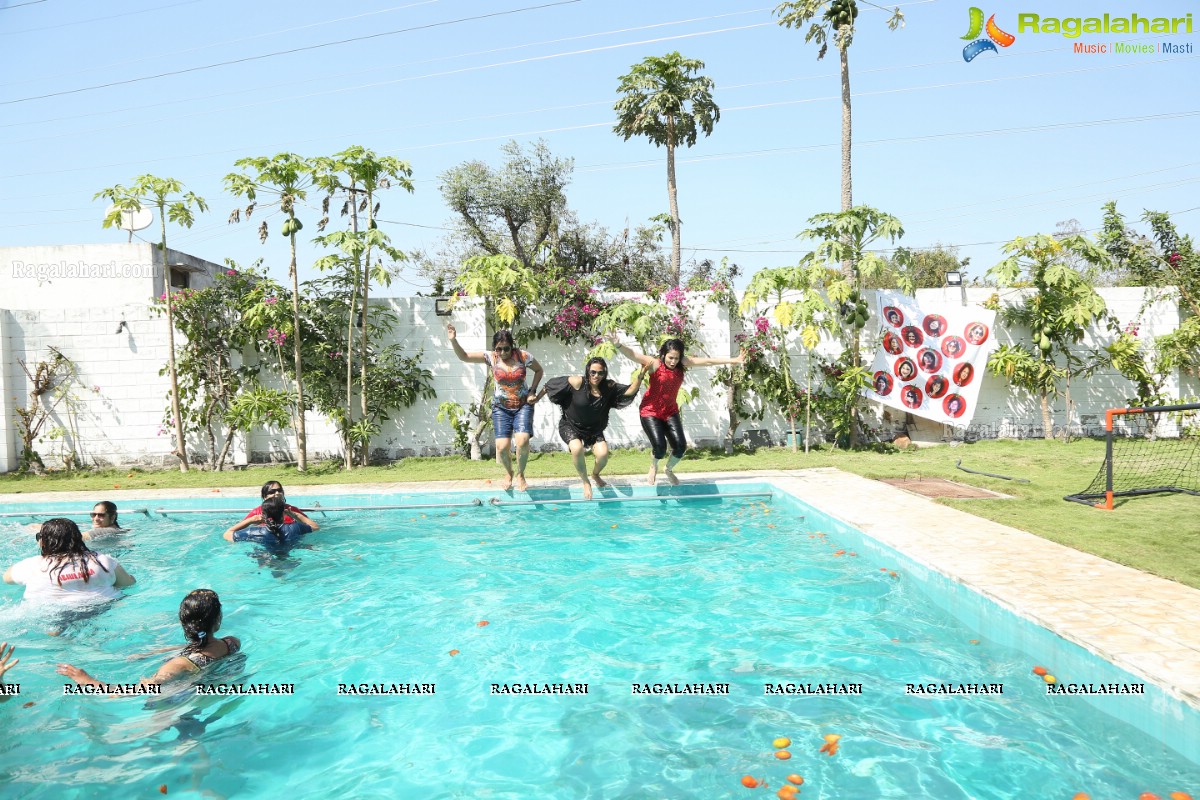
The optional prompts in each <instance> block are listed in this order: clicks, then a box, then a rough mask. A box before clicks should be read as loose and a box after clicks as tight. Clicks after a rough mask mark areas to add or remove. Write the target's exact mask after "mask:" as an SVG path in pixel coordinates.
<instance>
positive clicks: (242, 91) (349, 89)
mask: <svg viewBox="0 0 1200 800" xmlns="http://www.w3.org/2000/svg"><path fill="white" fill-rule="evenodd" d="M756 10H762V9H756ZM741 13H742V12H738V13H737V14H715V15H712V16H709V17H696V18H693V19H685V20H675V21H671V22H660V23H655V24H652V25H643V26H639V27H635V28H623V29H617V30H611V31H602V32H598V33H588V34H583V35H580V36H567V37H562V38H559V39H549V40H544V41H541V42H532V43H529V44H521V45H511V46H509V47H499V48H492V49H489V50H477V51H474V52H469V53H459V54H457V55H452V56H441V57H439V58H432V59H423V60H421V61H409V62H405V63H402V64H389V65H384V66H377V67H371V68H370V69H366V70H355V71H353V72H343V73H340V74H335V75H330V76H329V78H330V79H331V80H332V79H339V78H346V77H350V76H353V75H362V74H365V73H370V72H378V71H380V70H384V69H388V70H390V69H396V68H399V67H408V66H414V65H420V64H429V63H435V62H438V61H450V60H455V59H459V58H469V57H473V56H480V55H489V54H491V53H502V52H506V51H509V50H522V49H526V48H530V47H540V46H542V45H547V44H559V43H561V42H568V41H575V40H579V39H590V38H595V37H597V36H610V35H613V34H619V33H630V32H634V31H640V30H648V29H651V28H661V27H665V26H667V25H682V24H688V23H692V22H702V21H707V20H710V19H717V18H719V17H728V16H737V15H738V14H741ZM767 24H769V23H759V24H758V25H755V26H751V27H763V26H765V25H767ZM735 30H742V29H741V28H722V29H718V30H712V31H701V32H698V33H689V34H680V35H679V36H667V37H660V38H657V39H649V40H642V41H636V42H627V43H624V44H620V45H612V46H610V47H637V46H640V45H644V44H657V43H660V42H666V41H673V40H675V39H678V38H688V37H694V36H706V35H710V34H714V33H727V32H730V31H735ZM592 52H595V50H590V49H588V50H573V51H567V52H563V53H555V54H551V55H549V56H541V57H539V59H542V60H544V59H547V58H559V57H563V56H573V55H585V54H588V53H592ZM522 63H526V60H515V61H501V62H496V63H492V64H482V65H478V66H474V67H466V68H463V69H459V70H449V71H444V72H432V73H426V74H424V75H412V76H408V77H405V78H396V79H394V80H391V81H386V82H383V83H376V84H360V85H357V86H346V87H341V88H338V89H331V90H328V91H324V92H314V93H307V94H302V95H288V96H285V97H278V96H275V97H272V99H271V100H270V101H269V102H271V103H281V102H287V101H291V100H304V99H309V98H312V97H318V96H322V95H326V94H340V93H342V92H352V91H359V90H361V89H367V88H374V87H376V86H386V85H390V84H394V83H404V82H409V81H416V80H424V79H426V78H440V77H446V76H448V75H454V74H458V73H460V72H464V71H472V72H479V71H483V70H487V69H495V68H499V67H506V66H512V65H515V64H522ZM949 63H953V62H949ZM896 69H900V68H899V67H898V68H896ZM823 77H827V76H823ZM798 80H799V79H798ZM771 83H774V81H764V82H763V84H762V85H769V84H771ZM295 84H296V82H295V80H288V81H283V82H281V83H275V84H267V85H265V86H254V87H250V88H247V89H239V90H236V91H232V92H219V93H217V94H210V95H203V96H199V97H191V98H176V99H172V100H168V101H165V102H161V103H152V104H147V105H141V106H132V107H126V108H122V109H112V110H106V111H96V112H91V113H88V114H72V115H69V116H66V117H52V118H47V119H41V120H25V121H21V122H10V123H6V124H3V125H0V128H12V127H19V126H24V125H39V124H44V123H54V122H65V121H71V122H73V123H74V122H78V121H79V120H81V119H85V118H87V117H98V116H108V115H111V114H127V113H128V112H130V111H138V110H140V109H145V108H156V107H159V106H167V105H176V104H179V103H192V102H194V101H196V100H210V99H213V98H218V97H229V96H233V95H239V94H247V93H261V92H262V91H264V90H266V89H274V88H278V87H281V86H287V87H291V86H295ZM755 85H758V84H742V85H740V86H737V87H732V88H745V87H750V86H755ZM613 102H614V101H613V100H612V99H611V98H610V99H607V100H597V101H591V102H589V103H579V104H575V105H572V106H561V107H559V108H575V107H584V106H588V105H611V104H612V103H613ZM262 106H263V102H262V101H261V100H259V101H256V102H254V103H248V104H243V105H239V106H226V107H224V108H207V109H205V110H203V111H197V112H194V113H192V114H187V115H179V114H173V115H171V116H170V117H160V118H158V119H152V120H139V121H137V122H130V123H126V124H124V125H120V126H106V127H104V128H103V130H104V131H112V130H115V129H119V128H133V127H142V126H145V125H152V124H154V123H156V122H167V121H174V120H179V119H186V118H187V117H194V116H207V115H209V114H214V113H218V112H221V111H236V110H242V109H246V108H255V109H260V108H262ZM547 110H557V109H547ZM511 113H512V114H514V115H515V114H520V113H524V112H511ZM469 119H470V118H468V121H469ZM460 121H461V120H460ZM410 127H411V126H410ZM424 127H427V125H426V126H424ZM95 130H96V129H92V130H91V131H79V130H75V129H72V130H70V131H68V132H65V133H62V134H59V136H76V135H86V134H87V133H89V132H95ZM393 130H395V129H393ZM399 130H403V128H401V129H399ZM44 139H45V137H35V138H34V139H15V140H7V141H5V142H4V144H20V143H22V142H26V141H44Z"/></svg>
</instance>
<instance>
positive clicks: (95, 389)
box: [92, 386, 100, 394]
mask: <svg viewBox="0 0 1200 800" xmlns="http://www.w3.org/2000/svg"><path fill="white" fill-rule="evenodd" d="M92 391H93V392H95V393H96V394H100V387H99V386H93V387H92Z"/></svg>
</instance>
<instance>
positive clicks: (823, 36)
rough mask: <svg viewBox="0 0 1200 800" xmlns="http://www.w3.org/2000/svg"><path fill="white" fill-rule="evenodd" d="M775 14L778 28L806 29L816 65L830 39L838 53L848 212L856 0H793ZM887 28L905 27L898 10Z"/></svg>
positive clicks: (846, 208)
mask: <svg viewBox="0 0 1200 800" xmlns="http://www.w3.org/2000/svg"><path fill="white" fill-rule="evenodd" d="M774 13H775V16H776V17H778V18H779V24H780V25H782V26H783V27H785V28H789V29H791V28H803V27H804V26H806V25H808V26H809V28H808V32H807V33H806V34H805V35H804V41H805V42H815V43H816V44H818V45H819V46H820V50H818V51H817V60H818V61H819V60H821V59H823V58H824V57H825V54H826V53H827V52H829V40H830V39H832V40H833V46H834V47H836V48H837V50H838V58H839V60H840V61H841V76H842V211H849V210H850V209H851V208H852V207H853V206H854V198H853V186H852V180H851V174H850V163H851V162H850V145H851V141H852V126H851V123H850V45H851V43H852V42H853V41H854V21H855V19H857V18H858V3H857V2H856V0H794V1H793V2H784V3H780V4H779V5H778V6H776V7H775V12H774ZM887 26H888V28H889V29H891V30H896V29H897V28H901V27H903V26H904V15H903V14H902V13H900V9H899V7H897V8H895V9H894V10H893V11H892V16H891V18H889V19H888V22H887Z"/></svg>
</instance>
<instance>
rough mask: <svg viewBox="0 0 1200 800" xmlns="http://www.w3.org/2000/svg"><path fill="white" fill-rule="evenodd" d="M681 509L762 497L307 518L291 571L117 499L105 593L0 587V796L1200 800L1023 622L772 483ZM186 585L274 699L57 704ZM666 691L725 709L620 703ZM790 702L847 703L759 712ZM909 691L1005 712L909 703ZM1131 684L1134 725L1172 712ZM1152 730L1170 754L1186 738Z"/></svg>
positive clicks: (219, 523) (124, 648)
mask: <svg viewBox="0 0 1200 800" xmlns="http://www.w3.org/2000/svg"><path fill="white" fill-rule="evenodd" d="M684 491H687V492H692V493H701V494H707V493H712V492H717V491H723V492H726V493H729V494H730V495H733V494H745V493H752V492H766V493H769V494H770V496H769V497H734V496H729V497H727V498H726V499H719V500H714V499H690V500H680V499H670V496H671V495H673V494H675V493H676V492H678V490H671V489H667V488H663V489H659V490H646V489H637V490H634V492H633V495H634V496H635V497H636V498H642V497H645V496H647V495H649V494H651V493H655V494H658V493H661V494H662V495H665V496H668V499H666V500H662V501H658V500H655V501H652V502H613V503H605V504H561V505H555V504H553V503H552V502H549V501H551V500H553V499H555V498H553V497H547V498H545V499H546V500H547V501H548V502H547V503H546V504H543V505H539V506H536V507H531V506H523V505H514V506H504V507H499V506H493V505H490V504H489V503H488V502H487V501H488V500H490V499H491V498H492V497H495V496H499V495H491V494H486V493H481V492H467V493H460V494H455V495H439V496H436V497H420V496H413V495H408V496H405V497H403V498H402V499H401V502H402V503H406V504H415V503H420V502H421V501H422V500H424V501H432V502H439V501H440V502H452V503H470V502H472V501H473V500H475V499H477V498H478V499H481V500H482V501H483V504H482V505H480V506H471V505H465V506H463V507H456V508H449V509H434V508H420V509H417V508H414V509H411V510H404V509H393V510H388V511H380V512H365V511H364V512H358V513H356V514H353V515H348V514H334V513H330V514H329V515H328V516H327V518H325V519H322V520H321V522H322V525H323V528H322V530H321V531H320V532H318V533H316V534H314V535H313V536H311V537H309V539H308V541H307V542H306V545H305V548H303V549H297V550H294V551H292V553H291V554H290V556H289V557H288V558H287V559H286V560H282V561H279V560H268V559H264V560H262V563H260V560H259V559H257V558H255V557H254V556H253V555H252V553H253V551H254V547H253V546H249V545H228V544H226V543H225V542H224V541H222V540H221V539H220V531H221V530H222V529H223V528H224V526H225V525H226V524H228V521H229V518H228V517H227V516H226V517H217V518H214V517H209V516H205V515H187V514H169V515H168V516H167V517H165V518H163V517H161V516H158V515H155V516H154V517H152V518H149V519H147V518H145V517H142V518H141V519H139V518H137V517H133V516H129V515H128V514H127V512H126V511H125V510H124V509H125V508H127V507H133V506H142V507H146V508H149V509H151V510H153V509H155V508H170V509H187V508H197V507H203V506H209V507H211V506H220V507H239V508H240V507H241V505H242V504H241V503H236V502H231V501H230V500H228V499H226V500H221V501H209V500H172V501H170V502H169V503H168V502H166V501H149V502H145V503H142V502H132V501H131V502H129V503H123V504H122V508H123V511H122V521H123V522H124V523H125V524H126V525H130V526H133V525H135V523H136V530H135V532H134V533H133V534H131V535H129V536H127V537H125V539H124V540H123V541H117V542H115V543H114V544H113V546H110V547H106V548H104V550H105V551H106V552H112V553H114V554H115V555H116V556H117V557H118V558H119V559H120V560H121V561H122V563H123V564H124V565H125V566H126V567H127V568H128V569H129V570H130V571H131V572H133V573H134V574H135V575H136V576H137V577H138V580H139V583H138V584H137V586H136V587H134V589H133V591H132V592H130V596H129V597H127V598H126V599H124V600H122V601H121V602H119V603H117V604H116V605H115V606H114V607H112V608H111V609H109V610H107V611H106V612H104V613H103V614H102V615H99V616H97V617H95V618H93V619H90V620H88V621H85V622H82V623H76V624H75V625H73V626H72V627H70V628H69V629H68V630H67V631H66V632H65V633H64V634H63V635H62V636H60V637H47V636H45V633H44V627H45V626H44V625H43V624H42V622H43V621H42V620H40V619H39V618H37V617H35V616H30V615H29V614H28V613H27V612H26V611H25V609H23V608H21V607H19V606H18V604H17V602H16V601H17V599H18V598H19V596H20V592H19V591H17V587H5V590H0V592H2V593H0V636H3V637H4V638H7V639H8V641H15V642H17V643H18V645H19V647H20V648H21V649H20V653H19V655H20V657H21V665H20V666H19V667H18V670H19V671H20V672H19V675H18V676H16V677H17V679H19V681H20V683H21V685H22V696H21V697H20V698H19V702H17V701H16V700H13V701H10V702H8V703H5V704H3V705H0V717H3V719H4V720H5V728H6V731H5V732H6V735H5V736H4V737H3V738H2V739H0V776H2V778H3V783H4V784H5V785H6V786H7V787H8V788H7V789H6V796H21V797H40V796H43V795H44V796H50V795H54V796H55V797H58V798H61V797H64V796H65V797H88V796H93V795H99V794H101V793H104V794H111V793H112V791H113V788H114V787H124V788H125V792H124V793H129V792H130V791H135V790H136V791H139V792H141V791H146V792H153V791H154V790H155V789H157V788H158V787H159V786H160V785H165V786H167V787H168V791H169V793H170V794H171V795H173V796H175V795H182V796H196V797H199V796H214V795H223V796H227V797H239V798H241V797H250V798H253V797H278V796H281V795H284V794H287V795H291V796H295V797H327V796H331V795H337V794H343V795H346V796H354V797H404V798H440V797H461V796H468V795H469V796H472V797H476V796H478V797H495V798H531V797H551V798H584V797H587V798H634V797H665V798H676V797H678V798H684V797H687V798H694V797H705V796H722V797H724V796H729V795H737V794H739V793H743V792H747V791H748V790H746V789H744V788H742V786H741V784H740V783H739V780H740V778H741V777H742V776H743V775H752V776H755V777H761V778H766V779H767V782H768V783H769V785H770V791H771V794H772V795H773V793H774V791H775V789H777V788H779V786H780V785H781V783H782V781H783V778H784V776H786V775H788V774H791V773H798V774H800V775H803V776H804V778H805V783H804V786H803V797H808V798H811V797H827V798H833V797H840V798H845V797H854V798H874V797H881V798H882V797H931V798H938V799H939V800H941V798H968V797H969V798H1012V797H1016V796H1020V795H1023V794H1027V793H1030V792H1036V793H1037V794H1038V795H1040V796H1046V797H1059V796H1061V797H1071V796H1072V795H1073V794H1074V793H1075V792H1088V793H1090V794H1091V795H1092V796H1093V797H1097V798H1100V797H1124V796H1129V797H1136V796H1137V795H1138V794H1139V793H1140V792H1143V791H1156V792H1157V793H1158V794H1160V795H1161V796H1163V797H1165V796H1167V793H1168V792H1170V791H1176V790H1179V791H1192V792H1195V789H1196V788H1197V785H1198V784H1197V774H1198V773H1200V765H1197V764H1196V763H1195V762H1194V761H1191V760H1188V759H1187V758H1185V757H1184V756H1183V755H1181V754H1180V753H1179V752H1177V751H1176V750H1174V749H1172V748H1171V747H1169V746H1168V745H1167V744H1165V743H1164V742H1162V741H1160V740H1157V739H1153V738H1150V737H1148V736H1147V735H1146V734H1145V733H1144V732H1143V730H1142V729H1139V728H1138V727H1137V726H1135V725H1134V724H1129V723H1125V722H1121V721H1119V720H1118V719H1117V718H1116V717H1114V716H1113V715H1111V714H1107V713H1104V711H1103V710H1102V709H1103V708H1104V702H1105V701H1104V700H1103V699H1098V698H1091V699H1090V700H1088V701H1084V700H1083V699H1081V698H1079V697H1050V696H1047V695H1046V693H1045V685H1044V684H1043V682H1042V681H1041V679H1039V678H1037V677H1036V676H1034V675H1032V674H1031V673H1030V669H1031V666H1032V665H1033V664H1035V663H1043V662H1048V663H1046V665H1047V666H1048V667H1050V668H1051V669H1053V670H1055V671H1063V677H1064V681H1065V680H1066V679H1067V678H1070V679H1072V680H1079V681H1081V682H1088V681H1090V682H1105V683H1108V682H1112V683H1131V684H1136V683H1138V682H1139V681H1138V679H1136V678H1134V677H1132V676H1129V675H1127V674H1124V673H1120V672H1119V671H1117V670H1115V668H1113V667H1112V666H1111V665H1107V664H1106V663H1105V662H1103V661H1101V660H1099V659H1095V658H1094V657H1092V656H1090V655H1089V654H1086V653H1076V652H1069V646H1065V645H1064V646H1063V647H1059V648H1057V649H1055V650H1054V651H1050V650H1048V649H1043V645H1042V644H1038V645H1037V651H1036V652H1031V651H1028V650H1022V649H1021V647H1020V646H1019V642H1020V641H1026V642H1040V641H1041V640H1040V639H1039V638H1038V637H1039V636H1041V634H1039V633H1037V630H1036V629H1035V630H1033V631H1027V632H1025V634H1024V636H1025V638H1024V639H1020V638H1018V639H1014V637H1013V634H1012V631H1013V630H1014V629H1015V628H1014V626H1016V627H1018V628H1019V627H1020V626H1022V625H1025V623H1023V622H1021V621H1019V620H1015V619H1010V618H1009V616H1010V615H1007V612H1004V611H1001V610H1000V609H998V608H992V609H988V608H987V607H986V606H987V602H986V601H984V600H982V598H980V600H979V603H980V605H979V606H978V608H971V609H968V612H967V613H968V618H970V617H971V616H972V615H973V618H975V619H977V620H978V624H973V625H970V626H968V625H964V624H963V623H961V622H959V621H958V620H956V619H955V618H954V617H953V616H952V615H949V614H946V613H945V612H943V611H942V610H941V607H945V606H947V605H948V604H959V605H962V604H963V603H970V602H974V601H971V600H964V599H963V598H961V597H958V596H957V595H956V594H955V593H956V592H957V591H958V589H957V588H956V587H954V586H952V585H949V584H948V582H945V581H944V580H943V579H939V578H938V577H937V576H933V575H923V576H921V578H922V579H921V580H918V579H917V575H918V573H920V572H921V570H920V568H919V567H918V566H916V565H914V564H913V563H911V562H909V561H908V560H907V559H906V558H904V557H903V556H900V555H899V554H897V553H895V552H893V551H890V550H888V549H887V548H885V547H883V546H881V545H878V544H876V543H874V542H873V541H871V540H869V539H867V538H866V537H864V536H863V535H862V534H860V533H858V532H857V531H854V530H852V529H850V528H848V527H847V526H845V525H843V524H841V523H838V522H837V521H835V520H832V519H830V518H828V517H826V516H824V515H822V514H820V513H819V512H817V511H815V510H814V509H813V508H811V507H809V506H806V505H804V504H802V503H800V502H799V501H797V500H795V499H793V498H791V497H790V496H788V495H786V494H784V493H781V492H779V491H778V490H776V489H774V488H773V487H772V486H770V485H768V484H763V483H744V484H724V485H720V486H716V485H709V486H696V485H693V486H689V487H686V488H685V489H684ZM562 494H565V492H564V493H562ZM562 494H560V497H559V499H561V496H562ZM289 500H290V501H291V502H297V501H303V502H302V503H298V504H301V505H305V506H308V505H310V504H311V503H313V502H314V501H317V502H320V504H321V505H322V506H326V507H328V506H335V505H351V504H353V505H376V504H383V503H395V502H396V498H394V497H383V496H370V495H355V496H322V497H316V496H314V495H301V494H298V493H293V494H292V495H289ZM56 506H57V507H61V506H62V504H61V503H59V504H56ZM247 507H249V506H248V505H247ZM8 534H12V535H8ZM26 536H28V535H27V534H26ZM30 538H31V537H30ZM0 539H2V542H0V563H3V564H5V565H7V564H10V563H13V562H14V561H16V560H18V559H19V558H22V557H25V556H27V555H29V554H31V553H32V550H31V547H30V544H31V543H30V541H29V539H28V538H22V537H21V536H20V535H18V534H17V524H16V523H8V524H6V525H4V526H3V528H0ZM98 549H100V548H98ZM838 551H843V552H841V553H840V554H839V553H838ZM892 572H895V573H896V574H895V575H894V576H893V575H892V574H891V573H892ZM939 581H941V582H939ZM201 586H205V587H209V588H213V589H216V590H217V591H218V592H219V593H220V595H221V597H222V601H223V603H224V606H225V626H224V628H223V630H222V633H223V634H231V635H235V636H239V637H240V638H241V639H242V641H243V645H244V651H245V653H246V659H245V663H244V673H242V674H238V675H233V676H228V677H225V678H222V680H224V681H227V682H235V683H237V682H247V683H269V684H281V683H289V684H294V685H295V695H294V696H290V697H289V696H282V697H281V696H267V697H253V696H252V697H239V698H229V697H206V698H196V697H184V698H182V699H181V700H180V701H178V702H175V703H172V702H169V701H159V702H158V703H155V704H151V707H150V708H144V707H143V703H142V702H140V701H137V700H124V701H108V700H97V699H93V698H80V697H64V696H63V695H62V680H63V679H62V678H60V676H57V675H54V674H53V664H54V663H57V662H59V661H69V662H70V663H74V664H76V665H79V666H83V667H85V668H87V669H88V670H89V671H90V672H92V674H94V675H96V676H98V677H101V678H104V679H108V680H113V681H116V680H120V681H132V680H135V679H136V678H137V677H140V676H142V675H147V674H150V673H151V672H152V671H153V669H154V667H155V666H156V665H157V664H158V663H159V662H160V660H161V659H162V658H163V656H161V655H158V656H149V657H145V658H142V659H139V660H134V661H130V660H127V656H128V655H129V654H131V653H141V652H145V651H146V650H149V649H151V648H153V647H156V646H160V645H165V644H172V643H177V642H179V641H180V635H179V626H178V623H177V622H176V621H175V612H176V610H177V608H178V603H179V600H180V598H181V597H182V596H183V594H185V593H186V592H187V591H188V590H190V589H192V588H196V587H201ZM483 622H487V623H488V624H486V625H480V623H483ZM1028 627H1030V628H1032V626H1028ZM1014 641H1016V642H1018V646H1013V644H1012V643H1013V642H1014ZM1046 641H1047V642H1049V641H1050V640H1046ZM1045 647H1049V644H1046V645H1045ZM452 651H457V653H456V654H455V655H451V652H452ZM1089 659H1090V661H1089ZM375 683H378V684H387V685H389V686H390V685H391V684H393V683H394V684H405V685H418V686H419V685H422V684H434V686H435V693H434V694H396V695H387V696H362V695H346V694H342V695H339V694H338V687H339V684H342V685H346V686H352V685H357V684H375ZM493 684H496V685H497V686H499V687H511V686H513V685H519V686H522V687H523V686H524V685H526V684H529V685H532V686H535V687H542V686H544V685H546V684H551V685H558V684H563V685H566V686H570V687H575V686H576V685H578V684H587V689H588V691H587V693H586V694H567V693H555V694H513V693H493V687H492V685H493ZM675 684H679V686H680V688H681V689H683V688H686V687H688V686H692V685H699V686H701V687H705V688H706V689H708V690H711V687H718V689H717V690H718V691H719V687H722V686H725V685H727V687H728V693H727V694H723V693H722V694H709V693H702V694H637V695H635V694H634V693H633V692H634V689H633V687H634V685H638V686H640V687H650V688H651V689H652V690H653V687H654V686H655V685H658V686H660V687H661V686H663V685H666V686H673V685H675ZM788 684H798V685H803V684H814V685H825V684H831V685H834V686H839V687H842V686H853V685H857V686H861V694H860V695H859V694H852V695H851V694H820V695H812V696H797V695H767V694H765V693H764V692H765V687H766V686H767V685H772V686H779V685H784V686H786V685H788ZM908 684H913V685H914V686H917V685H930V684H934V685H940V684H951V685H959V684H963V685H976V684H980V685H984V686H988V685H992V684H1002V685H1003V693H1002V694H996V695H984V694H972V695H953V696H943V695H920V694H908V693H906V686H907V685H908ZM1145 688H1146V692H1147V694H1146V695H1144V705H1145V706H1146V707H1152V708H1153V709H1154V711H1155V713H1157V714H1160V715H1165V716H1166V717H1167V718H1170V717H1171V715H1172V714H1189V715H1194V713H1195V712H1194V711H1193V710H1191V709H1189V708H1187V707H1183V706H1182V704H1178V703H1177V704H1175V705H1171V701H1170V699H1169V698H1166V697H1165V696H1163V695H1162V693H1161V692H1157V690H1155V689H1154V688H1153V687H1152V686H1150V685H1147V686H1146V687H1145ZM29 701H33V702H34V703H35V705H33V706H31V707H29V708H23V707H22V705H23V704H24V703H26V702H29ZM1134 722H1137V721H1136V720H1134ZM1175 727H1177V728H1180V729H1186V730H1194V729H1195V724H1194V719H1193V718H1192V717H1189V718H1188V724H1187V725H1182V726H1180V725H1176V726H1175ZM1143 729H1144V726H1143ZM825 734H839V735H841V736H842V739H841V741H840V747H841V749H840V751H839V752H838V753H837V755H835V756H832V757H826V756H824V755H821V754H819V753H818V748H819V747H820V745H821V744H822V741H823V740H822V737H823V736H824V735H825ZM781 736H783V737H788V738H790V739H791V740H792V744H791V746H790V747H788V748H787V749H788V750H789V751H790V752H791V755H792V757H791V759H790V760H787V761H781V760H779V759H776V758H775V756H774V752H775V749H776V748H774V747H773V746H772V740H774V739H776V738H777V737H781ZM1172 744H1173V745H1174V746H1175V747H1177V748H1182V749H1184V750H1185V752H1186V748H1188V747H1191V746H1192V745H1190V744H1187V743H1181V742H1179V741H1175V742H1172ZM759 791H761V790H759ZM749 796H751V797H753V796H760V795H754V794H750V795H749ZM761 796H771V795H761Z"/></svg>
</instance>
